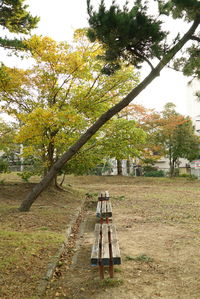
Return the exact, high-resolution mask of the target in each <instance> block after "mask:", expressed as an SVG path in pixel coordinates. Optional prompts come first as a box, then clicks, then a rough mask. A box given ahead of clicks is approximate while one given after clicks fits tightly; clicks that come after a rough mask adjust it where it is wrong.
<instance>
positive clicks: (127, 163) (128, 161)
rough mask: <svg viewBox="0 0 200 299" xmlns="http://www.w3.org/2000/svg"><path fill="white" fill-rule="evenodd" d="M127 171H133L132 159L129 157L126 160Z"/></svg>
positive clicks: (128, 172)
mask: <svg viewBox="0 0 200 299" xmlns="http://www.w3.org/2000/svg"><path fill="white" fill-rule="evenodd" d="M126 171H127V174H128V175H130V172H131V161H130V160H129V159H128V160H127V161H126Z"/></svg>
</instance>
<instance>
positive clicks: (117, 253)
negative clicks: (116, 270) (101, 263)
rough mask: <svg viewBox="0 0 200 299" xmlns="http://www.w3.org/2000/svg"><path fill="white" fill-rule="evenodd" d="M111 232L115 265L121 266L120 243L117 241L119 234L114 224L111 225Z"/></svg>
mask: <svg viewBox="0 0 200 299" xmlns="http://www.w3.org/2000/svg"><path fill="white" fill-rule="evenodd" d="M109 227H110V232H111V242H112V253H113V264H114V265H120V264H121V255H120V250H119V243H118V240H117V232H116V227H115V225H114V224H110V225H109Z"/></svg>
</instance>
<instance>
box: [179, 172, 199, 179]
mask: <svg viewBox="0 0 200 299" xmlns="http://www.w3.org/2000/svg"><path fill="white" fill-rule="evenodd" d="M179 177H180V178H187V179H190V180H197V179H198V177H197V176H196V175H194V174H188V173H182V174H179Z"/></svg>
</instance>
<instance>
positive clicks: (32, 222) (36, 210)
mask: <svg viewBox="0 0 200 299" xmlns="http://www.w3.org/2000/svg"><path fill="white" fill-rule="evenodd" d="M38 180H39V179H38V178H36V177H35V178H33V180H32V181H31V182H30V183H22V182H21V181H20V179H19V177H17V176H16V175H15V174H8V175H5V178H4V184H3V185H1V186H0V240H1V242H0V298H3V299H7V298H8V299H10V298H20V299H22V298H23V299H30V298H36V295H37V294H36V290H37V286H38V283H39V280H40V279H41V278H42V277H43V276H44V275H45V272H46V269H47V264H48V263H49V261H50V259H51V257H52V256H54V255H55V254H56V252H57V250H58V249H59V248H60V246H61V245H62V243H63V241H64V238H65V234H64V233H65V229H66V226H67V225H68V224H69V222H70V221H71V220H72V219H73V217H74V216H75V214H76V211H77V209H78V207H79V206H80V204H81V201H82V198H83V197H82V195H81V194H80V193H77V192H75V191H73V189H70V190H69V191H70V192H60V191H56V190H55V189H51V190H47V191H45V192H44V193H43V194H42V195H41V196H40V198H38V199H37V200H36V202H35V204H34V205H33V206H32V208H31V210H30V212H26V213H21V212H19V211H18V207H19V205H20V203H21V201H22V200H23V199H24V197H25V196H26V194H27V193H28V192H29V191H30V190H31V189H32V187H33V186H34V184H35V182H37V181H38Z"/></svg>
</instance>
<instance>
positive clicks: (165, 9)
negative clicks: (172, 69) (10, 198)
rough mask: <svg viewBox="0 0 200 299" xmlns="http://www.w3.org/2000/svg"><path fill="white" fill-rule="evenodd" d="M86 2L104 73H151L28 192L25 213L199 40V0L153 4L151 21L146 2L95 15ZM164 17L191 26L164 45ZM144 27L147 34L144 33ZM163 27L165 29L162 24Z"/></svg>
mask: <svg viewBox="0 0 200 299" xmlns="http://www.w3.org/2000/svg"><path fill="white" fill-rule="evenodd" d="M87 2H88V12H89V17H90V18H89V23H90V28H91V30H90V33H89V35H90V37H91V38H92V39H93V40H95V38H98V40H99V41H100V42H102V44H103V45H104V47H105V49H106V53H105V55H103V56H105V61H106V65H105V66H104V67H103V71H104V73H106V74H110V73H113V72H115V70H116V69H119V67H120V66H121V62H122V61H125V63H127V64H130V63H133V64H134V65H136V66H138V65H140V64H141V63H142V62H147V63H148V64H149V65H150V67H151V71H150V73H149V74H148V75H147V76H146V78H145V79H144V80H143V81H142V82H141V83H140V84H138V85H137V86H136V87H135V88H134V89H133V90H132V91H131V92H129V93H127V95H126V96H125V97H124V98H123V99H122V100H121V101H120V102H118V103H117V104H115V105H114V106H113V107H112V108H110V109H109V110H107V112H105V113H103V114H102V115H101V116H100V117H99V118H98V119H97V120H96V121H95V122H94V123H93V124H92V125H91V126H90V127H89V128H88V129H87V130H86V131H85V132H84V133H83V134H82V135H81V136H80V138H79V139H78V140H77V141H76V142H75V143H74V144H73V145H72V146H71V147H70V148H68V149H67V151H66V152H65V153H64V154H63V156H62V157H61V158H60V159H59V160H58V161H56V163H55V164H54V165H53V166H52V168H51V170H50V171H49V172H48V174H47V175H46V177H45V178H44V179H43V180H42V181H41V182H40V183H39V184H38V185H37V186H35V187H34V189H33V190H32V192H30V194H29V195H28V196H27V198H26V199H25V200H24V201H23V202H22V204H21V207H20V210H21V211H28V210H29V209H30V207H31V205H32V204H33V202H34V201H35V200H36V198H37V197H38V196H39V194H40V193H41V192H42V191H43V190H44V189H45V188H46V187H47V186H48V185H49V182H50V181H51V180H52V179H53V178H54V177H55V175H56V173H57V172H58V171H59V170H60V169H61V168H62V167H63V165H65V163H67V162H68V161H69V160H70V159H71V158H72V157H73V156H74V155H75V154H76V153H77V152H78V151H79V150H80V149H81V148H82V147H83V145H84V144H86V143H87V141H88V140H89V139H90V138H92V136H93V135H95V134H96V132H97V131H98V130H99V129H100V128H101V127H102V126H103V125H104V124H105V123H106V122H107V121H108V120H110V119H111V118H112V117H113V116H114V115H116V114H117V113H119V112H120V111H121V110H122V109H123V108H125V107H126V106H127V105H129V103H130V102H131V101H132V100H134V99H135V98H136V97H137V95H138V94H140V92H142V91H143V90H144V89H145V88H146V87H147V86H148V85H149V84H150V83H151V82H152V81H153V80H154V79H155V78H156V77H157V76H159V75H160V72H161V71H162V69H163V68H164V67H165V66H166V65H167V64H169V62H170V61H172V60H173V58H174V56H175V55H176V54H177V53H178V52H179V51H180V50H181V49H182V48H183V47H184V46H185V45H186V44H187V42H188V41H191V42H192V41H193V37H194V36H198V26H199V23H200V13H199V11H200V2H199V1H198V0H188V1H186V0H184V2H182V1H178V0H169V1H164V0H163V1H162V0H158V1H155V3H157V4H158V9H159V12H158V16H155V17H152V16H151V14H150V13H149V12H148V6H150V3H149V2H148V1H146V4H145V5H143V3H142V1H141V0H136V1H135V5H134V6H133V8H132V9H131V10H129V9H128V7H127V5H125V7H124V8H123V10H121V9H120V8H119V7H118V6H117V5H116V4H115V3H113V4H112V5H111V7H110V8H109V9H108V10H106V8H105V6H104V2H103V1H102V2H101V4H100V7H99V10H98V12H94V10H93V9H92V7H91V5H90V1H89V0H88V1H87ZM169 7H170V9H169ZM163 14H169V17H168V18H170V17H171V16H172V18H181V19H184V20H185V22H191V23H190V27H189V29H188V30H187V31H186V32H185V34H184V35H183V36H182V37H181V36H179V35H176V37H175V38H174V41H173V43H172V44H167V43H166V37H167V33H166V32H167V25H165V27H166V31H164V30H162V28H161V23H160V22H158V21H157V18H159V17H160V16H162V15H163ZM113 20H114V21H113ZM130 22H131V24H133V25H134V32H135V35H133V34H131V35H130V36H129V34H128V33H126V28H129V29H130V31H131V28H132V26H133V25H130V26H129V23H130ZM105 24H106V26H105ZM137 24H138V26H137ZM143 25H144V26H145V28H146V30H145V31H147V32H144V30H143V27H142V26H143ZM162 26H163V27H164V25H163V24H162ZM121 28H123V30H121ZM140 31H141V35H142V38H141V36H140V35H139V36H138V32H140ZM149 31H150V32H149ZM113 36H114V37H113ZM124 36H126V40H124ZM160 37H161V38H160ZM117 41H119V42H117ZM113 42H114V44H113ZM154 45H155V47H154ZM126 54H127V55H126ZM155 58H157V59H158V60H159V62H158V64H157V65H156V66H154V62H153V59H155Z"/></svg>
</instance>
